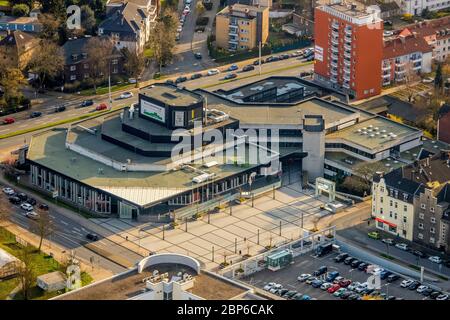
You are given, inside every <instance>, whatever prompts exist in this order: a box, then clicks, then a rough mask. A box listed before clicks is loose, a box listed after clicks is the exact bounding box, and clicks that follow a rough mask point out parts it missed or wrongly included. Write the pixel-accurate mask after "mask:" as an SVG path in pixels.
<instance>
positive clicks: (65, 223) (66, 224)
mask: <svg viewBox="0 0 450 320" xmlns="http://www.w3.org/2000/svg"><path fill="white" fill-rule="evenodd" d="M60 222H61V223H62V224H63V225H65V226H68V225H69V224H68V223H67V222H65V221H64V220H60Z"/></svg>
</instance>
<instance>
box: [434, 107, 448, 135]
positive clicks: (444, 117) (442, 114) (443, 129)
mask: <svg viewBox="0 0 450 320" xmlns="http://www.w3.org/2000/svg"><path fill="white" fill-rule="evenodd" d="M437 138H438V140H440V141H443V142H446V143H450V105H449V104H444V105H442V107H441V108H440V109H439V112H438V120H437Z"/></svg>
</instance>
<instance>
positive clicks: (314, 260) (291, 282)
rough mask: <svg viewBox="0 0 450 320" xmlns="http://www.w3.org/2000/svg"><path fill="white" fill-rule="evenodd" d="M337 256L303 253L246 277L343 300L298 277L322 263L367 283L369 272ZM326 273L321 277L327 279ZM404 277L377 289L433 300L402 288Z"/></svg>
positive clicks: (253, 281)
mask: <svg viewBox="0 0 450 320" xmlns="http://www.w3.org/2000/svg"><path fill="white" fill-rule="evenodd" d="M337 255H338V253H337V252H333V253H331V254H328V255H326V256H324V257H321V258H318V257H316V256H314V255H313V254H310V255H305V256H300V257H297V258H295V259H294V261H293V262H294V263H293V264H291V265H289V266H288V267H285V268H284V269H281V270H278V271H270V270H267V269H266V270H264V271H261V272H258V273H255V274H252V275H251V276H249V277H247V278H245V279H243V280H244V281H245V282H248V283H250V284H251V285H254V286H256V287H259V288H263V287H264V286H265V285H266V284H268V283H269V282H275V283H278V284H281V285H282V286H283V288H285V289H288V290H295V291H297V292H299V293H301V294H304V295H308V296H310V297H311V298H313V299H317V300H340V298H338V297H335V296H333V294H330V293H328V292H327V291H326V290H322V289H320V288H314V287H313V286H312V285H310V284H306V283H305V282H300V281H299V280H297V277H298V276H300V275H301V274H311V275H312V274H313V273H314V271H315V270H317V269H319V268H320V267H321V266H326V267H327V269H328V272H332V271H337V272H339V276H342V277H344V278H345V279H349V280H351V281H352V282H355V281H357V282H360V283H364V282H367V280H368V277H369V274H368V273H366V272H365V271H360V270H358V269H357V268H352V267H351V266H350V265H346V264H344V262H340V263H337V262H335V261H334V260H333V258H334V257H336V256H337ZM325 277H326V274H324V275H322V276H320V277H318V278H319V279H324V278H325ZM402 280H403V278H400V279H398V280H396V281H394V282H391V283H389V282H387V281H386V280H381V289H380V290H377V291H378V292H379V293H380V294H386V296H387V297H389V296H394V297H395V298H396V299H404V300H427V299H430V298H428V297H425V296H423V295H421V294H419V293H417V292H416V290H410V289H407V288H402V287H400V283H401V282H402Z"/></svg>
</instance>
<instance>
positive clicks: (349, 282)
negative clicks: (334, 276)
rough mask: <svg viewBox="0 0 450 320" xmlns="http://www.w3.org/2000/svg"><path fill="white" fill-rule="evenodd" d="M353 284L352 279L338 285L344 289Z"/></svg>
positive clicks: (342, 281)
mask: <svg viewBox="0 0 450 320" xmlns="http://www.w3.org/2000/svg"><path fill="white" fill-rule="evenodd" d="M351 283H352V280H350V279H344V280H341V281H339V283H338V284H339V285H340V286H341V287H342V288H347V287H348V286H349V285H350V284H351Z"/></svg>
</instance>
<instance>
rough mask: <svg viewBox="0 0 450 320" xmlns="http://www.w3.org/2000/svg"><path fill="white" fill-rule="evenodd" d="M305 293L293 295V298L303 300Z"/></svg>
mask: <svg viewBox="0 0 450 320" xmlns="http://www.w3.org/2000/svg"><path fill="white" fill-rule="evenodd" d="M302 297H303V294H301V293H297V294H295V295H294V296H293V297H292V300H302Z"/></svg>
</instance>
